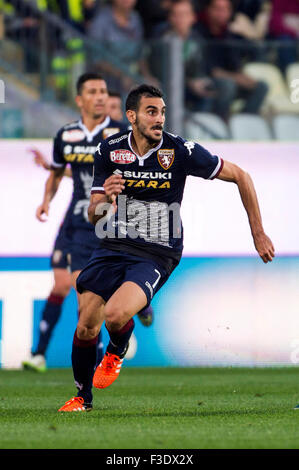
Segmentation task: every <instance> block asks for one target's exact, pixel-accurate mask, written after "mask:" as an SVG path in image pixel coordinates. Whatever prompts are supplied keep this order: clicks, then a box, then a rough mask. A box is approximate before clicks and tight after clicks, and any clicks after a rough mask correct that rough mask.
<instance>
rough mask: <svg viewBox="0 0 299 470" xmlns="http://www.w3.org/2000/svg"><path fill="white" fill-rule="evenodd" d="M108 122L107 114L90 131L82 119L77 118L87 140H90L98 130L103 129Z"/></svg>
mask: <svg viewBox="0 0 299 470" xmlns="http://www.w3.org/2000/svg"><path fill="white" fill-rule="evenodd" d="M109 123H110V117H109V116H107V117H106V118H105V119H104V121H103V122H101V124H98V125H97V126H96V127H95V128H94V129H93V130H92V131H91V132H90V131H89V130H88V129H87V127H86V126H85V125H84V124H83V122H82V119H79V127H81V129H82V131H83V132H84V134H85V135H86V139H87V142H92V141H93V138H94V136H96V135H97V134H98V133H99V132H100V131H102V130H103V129H105V127H107V126H108V124H109Z"/></svg>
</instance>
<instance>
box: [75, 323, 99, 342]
mask: <svg viewBox="0 0 299 470" xmlns="http://www.w3.org/2000/svg"><path fill="white" fill-rule="evenodd" d="M98 334H99V330H98V328H97V327H90V326H88V325H84V324H80V323H78V326H77V337H78V339H81V340H83V341H90V340H92V339H94V338H96V337H97V336H98Z"/></svg>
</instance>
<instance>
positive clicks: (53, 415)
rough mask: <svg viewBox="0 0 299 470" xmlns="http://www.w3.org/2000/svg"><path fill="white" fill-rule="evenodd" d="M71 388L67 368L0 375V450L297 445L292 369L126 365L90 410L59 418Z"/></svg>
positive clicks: (298, 387)
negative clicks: (136, 366)
mask: <svg viewBox="0 0 299 470" xmlns="http://www.w3.org/2000/svg"><path fill="white" fill-rule="evenodd" d="M74 391H75V388H74V385H73V377H72V371H71V370H70V369H50V370H48V371H47V372H46V373H44V374H38V373H34V372H29V371H6V370H0V448H1V449H216V448H218V449H238V448H243V449H261V448H262V449H275V448H278V449H286V448H291V449H298V448H299V425H298V424H299V410H293V407H294V406H295V405H296V404H297V403H299V370H298V369H297V368H296V367H290V368H126V367H124V368H123V370H122V371H121V374H120V377H119V378H118V380H117V381H116V382H115V383H114V384H113V385H111V386H110V387H108V388H107V389H105V390H95V391H94V410H93V411H91V412H89V413H58V412H57V409H58V408H59V407H60V406H62V405H63V404H64V402H65V401H66V400H68V399H69V398H71V396H73V395H74Z"/></svg>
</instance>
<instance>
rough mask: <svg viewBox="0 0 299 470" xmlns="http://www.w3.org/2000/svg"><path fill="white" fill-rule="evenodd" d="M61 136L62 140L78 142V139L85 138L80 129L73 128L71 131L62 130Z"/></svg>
mask: <svg viewBox="0 0 299 470" xmlns="http://www.w3.org/2000/svg"><path fill="white" fill-rule="evenodd" d="M61 138H62V140H63V141H64V142H80V140H83V139H84V138H85V134H84V132H83V131H80V129H74V130H71V131H64V132H63V134H62V136H61Z"/></svg>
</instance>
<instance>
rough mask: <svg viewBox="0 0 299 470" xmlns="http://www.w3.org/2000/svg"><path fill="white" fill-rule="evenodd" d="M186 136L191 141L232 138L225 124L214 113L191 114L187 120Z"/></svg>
mask: <svg viewBox="0 0 299 470" xmlns="http://www.w3.org/2000/svg"><path fill="white" fill-rule="evenodd" d="M185 136H186V137H187V138H188V139H191V140H197V139H201V140H217V139H229V138H230V135H229V131H228V128H227V125H226V124H225V122H224V121H223V120H222V119H221V118H220V117H219V116H217V115H216V114H212V113H190V114H189V115H188V116H187V119H186V120H185Z"/></svg>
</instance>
